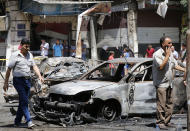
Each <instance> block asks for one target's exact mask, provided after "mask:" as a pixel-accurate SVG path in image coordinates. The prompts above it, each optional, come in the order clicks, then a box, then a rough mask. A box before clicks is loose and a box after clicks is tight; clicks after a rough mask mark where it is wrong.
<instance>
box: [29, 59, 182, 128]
mask: <svg viewBox="0 0 190 131" xmlns="http://www.w3.org/2000/svg"><path fill="white" fill-rule="evenodd" d="M152 62H153V60H152V59H151V58H118V59H114V60H110V61H106V62H104V63H102V64H100V65H98V66H97V67H95V68H93V69H91V70H90V71H88V72H87V73H85V74H84V75H83V76H81V77H80V78H79V79H77V80H73V81H69V82H64V83H59V84H56V85H53V86H50V88H49V91H48V96H46V97H44V96H42V97H41V96H39V95H34V96H33V97H32V99H31V102H30V108H31V110H32V111H33V112H34V114H36V116H38V117H39V118H41V119H43V120H46V121H57V122H61V123H64V124H68V125H71V124H74V123H80V122H81V121H84V120H86V119H91V120H97V119H99V118H101V119H104V120H107V121H112V120H114V119H115V118H116V117H119V116H120V117H122V118H125V117H126V116H128V115H129V114H132V113H135V114H136V113H143V114H153V113H155V112H156V103H155V100H156V89H155V87H154V86H153V81H152ZM110 64H113V65H114V67H115V72H114V74H111V71H110V66H109V65H110ZM125 64H129V65H130V67H131V69H130V70H129V71H128V75H124V66H125ZM177 79H178V80H176V81H175V83H174V85H175V86H174V88H176V87H177V88H178V91H179V90H182V89H183V90H185V89H184V86H183V85H182V78H181V77H178V78H177ZM180 84H181V85H180ZM179 85H180V88H181V89H179ZM182 87H183V88H182ZM178 91H176V92H178ZM180 92H181V93H183V91H180ZM176 96H181V94H180V93H179V92H178V94H176ZM182 97H184V98H181V99H177V100H175V101H176V103H178V104H177V105H176V107H178V106H181V105H180V104H182V103H184V102H185V95H184V94H183V95H182Z"/></svg>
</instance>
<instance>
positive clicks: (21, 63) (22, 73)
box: [3, 39, 44, 128]
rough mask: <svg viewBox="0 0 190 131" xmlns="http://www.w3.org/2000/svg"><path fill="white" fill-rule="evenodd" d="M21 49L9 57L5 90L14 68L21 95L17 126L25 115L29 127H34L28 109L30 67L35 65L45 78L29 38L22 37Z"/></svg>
mask: <svg viewBox="0 0 190 131" xmlns="http://www.w3.org/2000/svg"><path fill="white" fill-rule="evenodd" d="M20 45H21V49H20V50H19V51H16V52H14V53H13V54H12V56H11V57H10V59H9V64H8V69H7V72H6V76H5V82H4V86H3V89H4V91H7V90H8V81H9V76H10V73H11V70H12V74H13V85H14V87H15V89H16V90H17V92H18V95H19V106H18V110H17V113H16V118H15V122H14V124H15V126H19V125H20V124H21V121H22V117H23V116H25V119H26V122H27V124H28V128H32V127H33V126H34V124H33V123H32V121H31V118H30V113H29V110H28V97H29V94H30V88H31V71H30V68H31V67H33V70H34V71H35V73H36V74H37V75H38V77H39V79H40V81H41V82H43V81H44V80H43V78H42V76H41V74H40V71H39V69H38V67H37V66H36V64H35V63H34V60H33V56H32V54H31V53H30V52H29V50H30V42H29V40H27V39H22V41H21V44H20Z"/></svg>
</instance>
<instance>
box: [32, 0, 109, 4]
mask: <svg viewBox="0 0 190 131" xmlns="http://www.w3.org/2000/svg"><path fill="white" fill-rule="evenodd" d="M33 1H36V2H38V3H41V4H97V3H105V2H110V1H85V2H84V1H65V0H64V1H63V0H33Z"/></svg>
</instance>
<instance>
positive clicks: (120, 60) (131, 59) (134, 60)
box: [106, 57, 153, 64]
mask: <svg viewBox="0 0 190 131" xmlns="http://www.w3.org/2000/svg"><path fill="white" fill-rule="evenodd" d="M147 61H153V58H136V57H128V58H115V59H113V60H108V61H106V62H107V63H120V64H122V63H142V62H147Z"/></svg>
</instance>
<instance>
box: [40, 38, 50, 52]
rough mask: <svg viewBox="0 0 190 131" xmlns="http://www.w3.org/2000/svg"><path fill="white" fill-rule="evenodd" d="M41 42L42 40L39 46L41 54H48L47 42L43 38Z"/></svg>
mask: <svg viewBox="0 0 190 131" xmlns="http://www.w3.org/2000/svg"><path fill="white" fill-rule="evenodd" d="M41 42H42V44H41V46H40V50H41V56H48V50H49V43H47V42H46V41H45V40H44V39H42V40H41Z"/></svg>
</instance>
